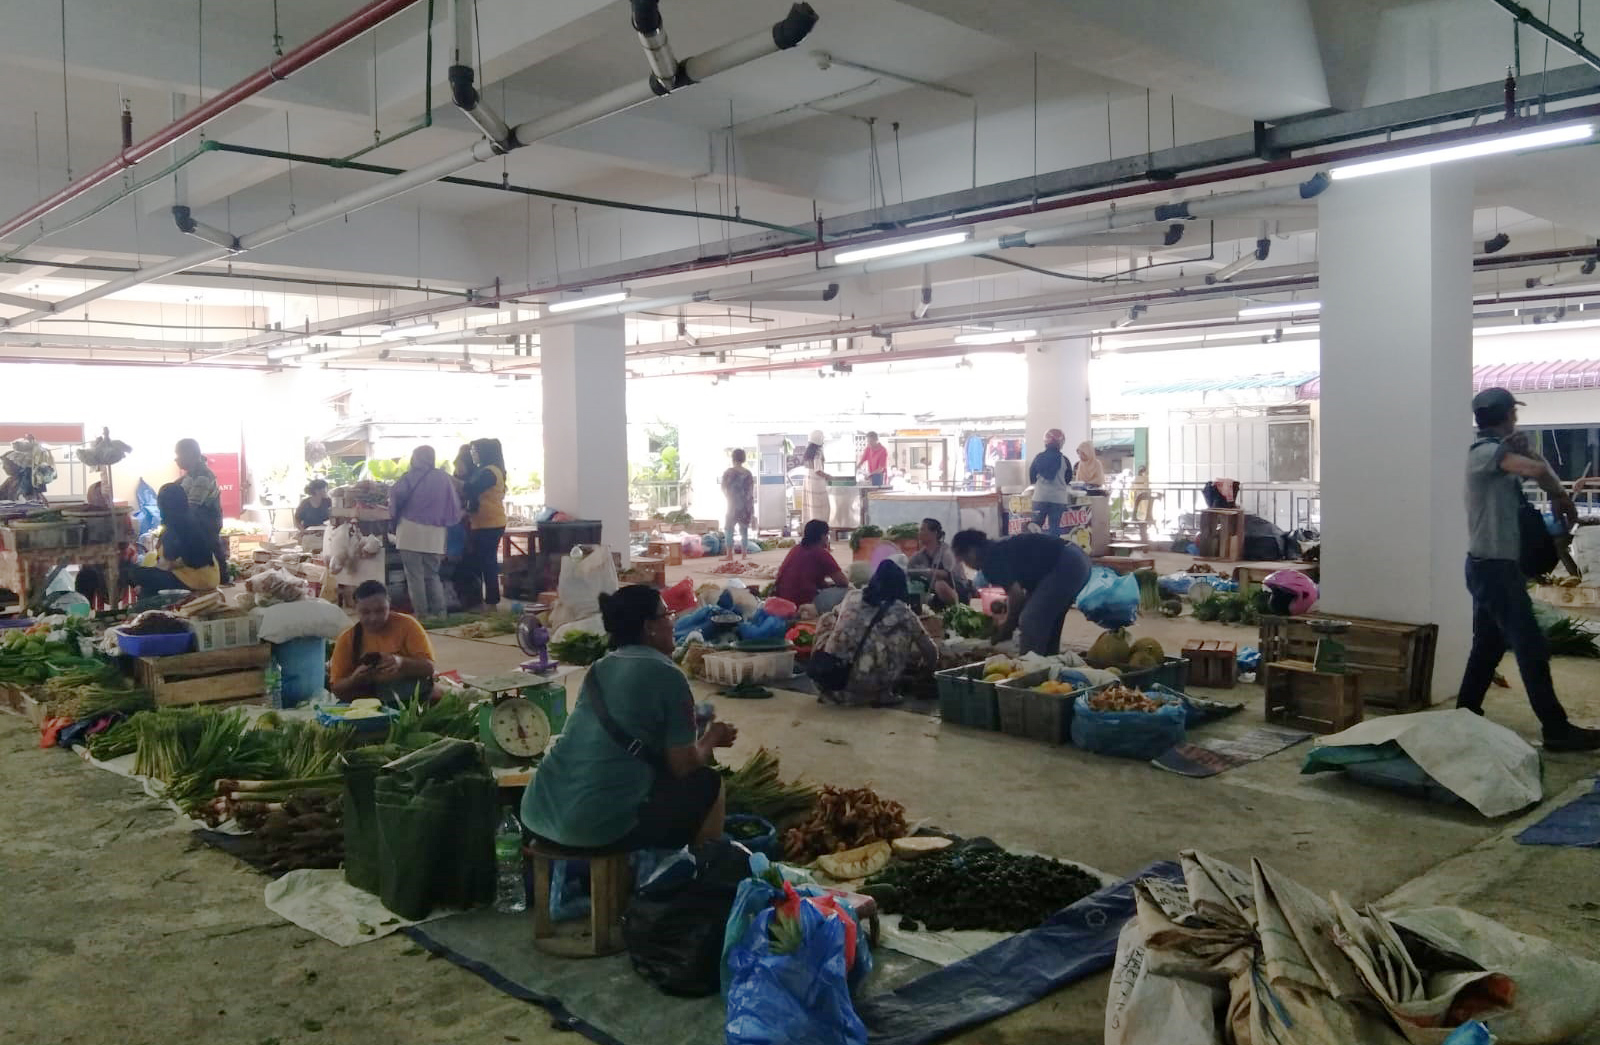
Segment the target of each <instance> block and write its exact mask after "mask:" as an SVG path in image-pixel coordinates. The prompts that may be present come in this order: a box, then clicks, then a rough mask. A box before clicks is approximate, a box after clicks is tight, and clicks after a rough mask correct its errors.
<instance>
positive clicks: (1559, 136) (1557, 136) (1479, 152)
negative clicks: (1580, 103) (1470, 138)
mask: <svg viewBox="0 0 1600 1045" xmlns="http://www.w3.org/2000/svg"><path fill="white" fill-rule="evenodd" d="M1593 136H1594V125H1593V124H1589V123H1575V124H1569V125H1567V126H1565V127H1546V128H1544V129H1543V130H1537V131H1524V132H1523V133H1521V134H1507V135H1505V136H1504V137H1500V138H1487V139H1485V140H1483V141H1475V142H1467V143H1466V144H1465V145H1450V146H1446V147H1445V148H1442V149H1428V150H1426V151H1424V152H1413V153H1407V154H1406V155H1403V156H1385V157H1383V158H1382V159H1377V160H1367V161H1366V162H1364V163H1352V164H1349V165H1347V166H1344V167H1335V168H1333V169H1332V170H1331V171H1329V172H1328V174H1329V175H1330V176H1331V177H1333V178H1334V179H1335V180H1338V179H1342V178H1362V177H1365V176H1367V175H1368V174H1387V173H1388V172H1390V171H1403V170H1410V169H1411V168H1413V167H1426V166H1429V165H1430V164H1435V163H1451V162H1453V161H1455V160H1470V159H1474V158H1476V157H1478V156H1493V155H1496V154H1498V153H1503V152H1519V151H1521V150H1523V149H1537V148H1542V147H1543V146H1546V145H1562V144H1566V143H1568V142H1579V141H1586V140H1588V139H1589V138H1592V137H1593Z"/></svg>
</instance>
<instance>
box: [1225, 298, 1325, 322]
mask: <svg viewBox="0 0 1600 1045" xmlns="http://www.w3.org/2000/svg"><path fill="white" fill-rule="evenodd" d="M1321 310H1322V302H1320V301H1285V302H1284V303H1283V304H1281V305H1251V306H1249V307H1248V308H1241V309H1240V310H1239V318H1240V319H1249V318H1250V317H1251V316H1286V315H1291V314H1293V313H1295V312H1319V311H1321Z"/></svg>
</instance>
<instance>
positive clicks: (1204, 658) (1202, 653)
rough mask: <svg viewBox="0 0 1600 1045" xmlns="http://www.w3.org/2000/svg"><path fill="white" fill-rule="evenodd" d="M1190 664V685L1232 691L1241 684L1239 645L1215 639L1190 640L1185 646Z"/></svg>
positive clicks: (1184, 649)
mask: <svg viewBox="0 0 1600 1045" xmlns="http://www.w3.org/2000/svg"><path fill="white" fill-rule="evenodd" d="M1183 659H1184V660H1186V661H1188V662H1189V685H1191V686H1209V687H1211V688H1212V689H1232V688H1233V687H1234V686H1236V685H1238V683H1239V644H1238V643H1237V642H1218V641H1216V640H1215V639H1206V640H1201V639H1190V640H1189V641H1188V642H1185V643H1184V644H1183Z"/></svg>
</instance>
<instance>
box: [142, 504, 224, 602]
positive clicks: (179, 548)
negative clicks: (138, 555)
mask: <svg viewBox="0 0 1600 1045" xmlns="http://www.w3.org/2000/svg"><path fill="white" fill-rule="evenodd" d="M156 507H158V508H160V509H161V539H160V541H159V542H158V543H157V544H156V564H155V565H154V566H128V567H126V568H125V570H124V572H123V583H124V584H125V585H129V586H132V587H134V588H138V589H139V593H140V595H141V596H142V597H146V598H148V597H149V596H151V595H154V594H156V593H157V592H160V591H171V590H181V589H188V590H189V591H212V590H214V589H216V587H217V586H218V584H220V583H221V579H222V578H221V571H220V570H219V569H218V567H217V540H218V532H219V524H218V521H217V519H216V517H214V516H213V515H212V514H211V513H209V512H206V511H202V510H197V509H195V508H194V507H192V506H191V505H190V504H189V495H188V494H187V493H185V492H184V489H183V487H182V486H180V485H179V484H177V483H168V484H167V485H165V486H163V487H162V488H161V489H160V490H159V491H157V492H156Z"/></svg>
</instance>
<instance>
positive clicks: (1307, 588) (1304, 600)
mask: <svg viewBox="0 0 1600 1045" xmlns="http://www.w3.org/2000/svg"><path fill="white" fill-rule="evenodd" d="M1261 584H1262V586H1263V587H1265V588H1266V589H1267V593H1268V597H1269V599H1270V600H1271V609H1272V612H1273V614H1275V615H1277V616H1280V617H1281V616H1288V617H1298V616H1299V615H1300V614H1302V613H1310V612H1311V608H1312V607H1313V606H1315V605H1316V604H1317V597H1318V595H1319V594H1320V593H1319V592H1318V591H1317V583H1316V582H1315V581H1313V580H1312V579H1311V578H1310V577H1307V576H1306V575H1305V574H1303V573H1301V572H1300V571H1299V570H1279V571H1278V572H1276V573H1269V574H1268V575H1267V578H1266V580H1264V581H1262V582H1261Z"/></svg>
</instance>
